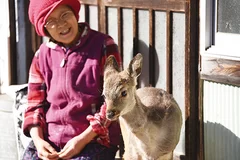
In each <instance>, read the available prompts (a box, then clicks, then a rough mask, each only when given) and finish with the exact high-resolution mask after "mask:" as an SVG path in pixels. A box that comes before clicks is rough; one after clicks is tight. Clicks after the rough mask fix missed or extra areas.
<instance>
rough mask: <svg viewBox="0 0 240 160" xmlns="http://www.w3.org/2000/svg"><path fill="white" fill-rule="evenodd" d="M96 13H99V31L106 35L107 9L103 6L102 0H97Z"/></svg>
mask: <svg viewBox="0 0 240 160" xmlns="http://www.w3.org/2000/svg"><path fill="white" fill-rule="evenodd" d="M98 12H99V18H98V19H99V31H100V32H102V33H107V31H108V21H107V15H108V14H107V7H106V6H105V3H104V0H98Z"/></svg>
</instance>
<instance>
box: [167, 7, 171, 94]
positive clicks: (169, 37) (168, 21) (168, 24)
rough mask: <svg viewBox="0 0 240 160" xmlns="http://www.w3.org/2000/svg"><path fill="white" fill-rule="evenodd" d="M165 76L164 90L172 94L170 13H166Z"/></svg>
mask: <svg viewBox="0 0 240 160" xmlns="http://www.w3.org/2000/svg"><path fill="white" fill-rule="evenodd" d="M166 23H167V31H166V32H167V42H166V43H167V48H166V49H167V51H166V53H167V62H166V66H167V67H166V68H167V72H166V73H167V75H166V80H167V81H166V90H167V92H169V93H172V12H171V11H169V10H168V11H167V22H166Z"/></svg>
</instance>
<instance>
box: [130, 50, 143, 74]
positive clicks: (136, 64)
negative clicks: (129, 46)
mask: <svg viewBox="0 0 240 160" xmlns="http://www.w3.org/2000/svg"><path fill="white" fill-rule="evenodd" d="M142 60H143V57H142V54H141V53H138V54H137V55H136V56H135V57H133V59H132V60H131V62H130V63H129V66H128V73H129V74H130V75H131V76H132V77H138V76H139V75H140V74H141V72H142Z"/></svg>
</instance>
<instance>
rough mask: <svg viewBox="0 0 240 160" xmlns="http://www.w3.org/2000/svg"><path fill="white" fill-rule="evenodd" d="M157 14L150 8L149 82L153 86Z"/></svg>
mask: <svg viewBox="0 0 240 160" xmlns="http://www.w3.org/2000/svg"><path fill="white" fill-rule="evenodd" d="M154 22H155V16H154V11H153V10H152V9H149V83H150V85H151V86H155V52H154V48H155V46H154V45H155V44H154V39H155V37H154V35H155V26H154V24H155V23H154Z"/></svg>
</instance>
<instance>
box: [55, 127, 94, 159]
mask: <svg viewBox="0 0 240 160" xmlns="http://www.w3.org/2000/svg"><path fill="white" fill-rule="evenodd" d="M96 135H97V134H96V133H95V132H93V131H92V128H91V126H89V127H88V128H87V129H86V130H85V131H84V132H82V134H80V135H78V136H76V137H74V138H72V139H71V140H69V141H68V142H67V144H66V145H65V146H64V148H63V149H62V150H61V151H60V152H59V153H58V155H59V158H61V159H69V158H72V157H73V156H75V155H77V154H79V153H80V152H81V151H82V149H83V148H84V147H85V146H86V145H87V144H88V143H89V142H90V141H91V140H92V139H93V138H94V137H95V136H96Z"/></svg>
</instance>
